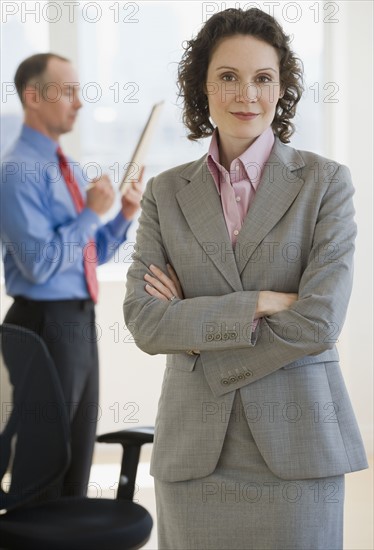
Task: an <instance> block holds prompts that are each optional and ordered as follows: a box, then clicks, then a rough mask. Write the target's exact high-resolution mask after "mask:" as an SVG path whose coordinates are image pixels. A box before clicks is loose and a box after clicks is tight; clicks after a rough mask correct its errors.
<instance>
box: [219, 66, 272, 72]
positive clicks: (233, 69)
mask: <svg viewBox="0 0 374 550" xmlns="http://www.w3.org/2000/svg"><path fill="white" fill-rule="evenodd" d="M220 69H230V70H231V71H236V72H238V69H237V68H236V67H227V66H225V65H223V66H222V67H217V69H216V71H219V70H220ZM261 71H273V72H274V73H276V72H277V71H276V70H275V69H273V68H272V67H264V68H263V69H257V71H255V72H256V73H260V72H261Z"/></svg>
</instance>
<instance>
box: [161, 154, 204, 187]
mask: <svg viewBox="0 0 374 550" xmlns="http://www.w3.org/2000/svg"><path fill="white" fill-rule="evenodd" d="M206 157H207V155H206V154H205V155H203V156H202V157H201V158H199V159H197V160H193V161H190V162H185V163H184V164H179V165H178V166H173V167H172V168H168V169H167V170H164V171H163V172H160V173H159V174H157V175H156V176H154V178H153V182H154V185H157V186H162V185H170V184H172V185H174V186H175V185H177V184H178V183H180V184H183V182H184V183H185V182H186V180H187V181H190V180H191V178H192V177H193V176H194V175H195V174H197V173H198V172H199V171H200V170H203V169H204V166H206Z"/></svg>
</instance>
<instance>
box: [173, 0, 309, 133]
mask: <svg viewBox="0 0 374 550" xmlns="http://www.w3.org/2000/svg"><path fill="white" fill-rule="evenodd" d="M234 35H250V36H253V37H255V38H257V39H259V40H263V41H264V42H267V43H268V44H270V45H271V46H273V48H275V50H276V51H277V54H278V58H279V75H280V86H281V90H282V92H283V97H281V98H280V99H279V101H278V104H277V106H276V110H275V116H274V120H273V122H272V129H273V132H274V133H275V135H276V136H278V137H279V139H280V140H281V141H282V142H283V143H289V141H290V139H289V138H290V137H291V135H292V134H293V133H294V131H295V127H294V125H293V124H292V122H291V119H292V118H293V117H294V116H295V114H296V105H297V103H298V102H299V101H300V99H301V96H302V93H303V91H304V86H303V64H302V62H301V60H300V59H298V58H297V57H296V56H295V54H294V52H293V51H292V50H291V48H290V46H289V42H290V37H289V36H287V35H286V34H285V33H284V31H283V29H282V27H281V26H280V24H279V23H278V22H277V21H276V20H275V19H274V17H272V16H270V15H268V14H267V13H265V12H263V11H262V10H259V9H257V8H250V9H248V10H242V9H241V8H239V9H234V8H229V9H226V10H223V11H221V12H218V13H216V14H214V15H213V16H212V17H210V19H208V20H207V22H206V23H205V24H204V26H203V27H202V28H201V29H200V31H199V33H198V34H197V36H196V38H192V39H191V40H188V41H187V43H186V45H185V47H184V49H185V51H184V53H183V55H182V59H181V61H180V63H179V66H178V82H177V83H178V95H179V97H180V98H182V99H183V122H184V124H185V126H186V127H187V129H188V130H189V134H188V135H187V137H188V139H190V140H192V141H197V140H198V139H199V138H203V137H208V136H210V135H212V133H213V130H214V127H213V125H212V123H211V122H210V120H209V108H208V98H207V96H206V92H205V82H206V78H207V72H208V66H209V63H210V60H211V57H212V53H213V50H214V48H215V47H216V46H217V45H218V42H219V41H220V40H221V39H222V38H228V37H231V36H234Z"/></svg>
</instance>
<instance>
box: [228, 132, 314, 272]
mask: <svg viewBox="0 0 374 550" xmlns="http://www.w3.org/2000/svg"><path fill="white" fill-rule="evenodd" d="M303 166H305V162H304V161H303V159H302V157H301V155H300V154H299V153H298V152H297V151H296V150H295V149H293V148H292V147H287V146H286V145H284V144H283V143H282V142H281V141H280V140H279V139H278V138H276V139H275V143H274V147H273V149H272V152H271V154H270V157H269V159H268V161H267V163H266V165H265V168H264V172H263V175H262V178H261V181H260V184H259V186H258V188H257V191H256V195H255V198H254V200H253V203H252V205H251V207H250V209H249V211H248V214H247V216H246V218H245V220H244V223H243V226H242V228H241V230H240V233H239V236H238V240H237V243H236V247H235V257H236V263H237V265H238V269H239V273H242V271H243V269H244V268H245V266H246V264H247V262H248V261H249V259H250V258H251V256H252V255H253V253H254V252H255V250H256V248H257V247H258V245H259V244H260V242H261V241H262V240H263V239H264V238H265V237H266V235H267V234H268V233H269V232H270V231H271V229H272V228H273V227H274V226H275V225H276V224H277V223H278V221H279V220H280V219H281V218H282V216H283V215H284V214H285V213H286V211H287V210H288V209H289V207H290V206H291V204H292V202H293V201H294V200H295V198H296V196H297V195H298V193H299V192H300V190H301V188H302V185H303V184H304V181H303V180H302V179H301V178H300V177H299V175H298V171H299V170H300V168H302V167H303Z"/></svg>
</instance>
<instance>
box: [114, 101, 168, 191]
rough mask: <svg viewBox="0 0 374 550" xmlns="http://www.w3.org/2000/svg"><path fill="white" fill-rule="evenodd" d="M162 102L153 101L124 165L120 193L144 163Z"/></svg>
mask: <svg viewBox="0 0 374 550" xmlns="http://www.w3.org/2000/svg"><path fill="white" fill-rule="evenodd" d="M163 104H164V102H163V101H160V103H155V104H154V105H153V107H152V111H151V114H150V115H149V117H148V120H147V122H146V125H145V126H144V128H143V131H142V134H141V136H140V138H139V141H138V143H137V145H136V147H135V151H134V153H133V155H132V158H131V161H130V162H129V163H128V164H127V165H126V166H127V168H126V171H125V173H124V175H123V178H122V180H121V183H120V185H119V191H120V193H121V195H124V194H125V193H126V192H127V190H128V189H129V187H130V185H131V181H132V180H134V179H136V173H137V170H139V168H140V167H141V166H143V165H144V158H145V154H146V151H147V148H148V145H149V142H150V139H151V137H152V134H153V131H154V128H155V125H156V122H157V120H158V118H159V115H160V112H161V109H162V106H163Z"/></svg>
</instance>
